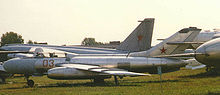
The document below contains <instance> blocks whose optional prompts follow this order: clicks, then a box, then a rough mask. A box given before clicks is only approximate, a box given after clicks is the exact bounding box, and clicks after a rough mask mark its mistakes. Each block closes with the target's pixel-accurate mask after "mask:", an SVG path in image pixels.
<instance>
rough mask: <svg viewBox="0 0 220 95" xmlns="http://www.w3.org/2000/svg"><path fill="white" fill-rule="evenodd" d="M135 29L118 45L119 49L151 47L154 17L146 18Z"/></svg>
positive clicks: (131, 49) (132, 49) (133, 49)
mask: <svg viewBox="0 0 220 95" xmlns="http://www.w3.org/2000/svg"><path fill="white" fill-rule="evenodd" d="M140 22H141V23H140V24H139V25H138V26H137V28H135V30H134V31H133V32H132V33H131V34H130V35H129V36H128V37H127V38H126V39H125V40H124V41H123V42H122V43H121V44H120V45H119V46H118V47H116V49H117V50H124V51H131V52H134V51H145V50H148V49H150V48H151V39H152V34H153V28H154V18H146V19H144V20H143V21H140Z"/></svg>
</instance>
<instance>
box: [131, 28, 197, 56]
mask: <svg viewBox="0 0 220 95" xmlns="http://www.w3.org/2000/svg"><path fill="white" fill-rule="evenodd" d="M200 31H201V29H197V28H196V27H190V28H184V29H182V30H180V31H178V32H177V33H175V34H173V35H172V36H170V37H169V38H167V39H165V40H163V42H161V43H159V44H157V45H156V46H154V47H152V48H151V49H149V50H147V51H143V52H135V53H131V54H130V55H129V56H145V57H152V56H157V55H169V54H177V53H183V52H184V50H185V49H187V48H188V47H189V46H190V45H191V44H187V42H192V41H193V40H194V38H195V37H196V36H197V35H198V34H199V32H200Z"/></svg>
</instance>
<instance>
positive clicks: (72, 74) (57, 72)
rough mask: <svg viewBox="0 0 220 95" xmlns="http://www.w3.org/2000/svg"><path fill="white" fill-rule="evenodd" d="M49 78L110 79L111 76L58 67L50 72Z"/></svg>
mask: <svg viewBox="0 0 220 95" xmlns="http://www.w3.org/2000/svg"><path fill="white" fill-rule="evenodd" d="M47 77H48V78H51V79H94V78H97V77H99V78H100V77H102V78H110V77H111V76H104V75H99V74H98V73H93V72H88V71H82V70H77V69H75V68H69V67H56V68H53V69H49V70H48V75H47Z"/></svg>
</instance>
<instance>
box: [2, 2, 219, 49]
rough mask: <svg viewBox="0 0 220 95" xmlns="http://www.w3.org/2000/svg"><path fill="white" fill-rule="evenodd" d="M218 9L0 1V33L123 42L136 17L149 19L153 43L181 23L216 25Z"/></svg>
mask: <svg viewBox="0 0 220 95" xmlns="http://www.w3.org/2000/svg"><path fill="white" fill-rule="evenodd" d="M219 10H220V0H0V35H2V34H3V33H6V32H10V31H13V32H16V33H18V34H20V35H22V37H23V39H24V40H25V43H26V42H27V41H28V40H32V41H37V42H48V43H49V44H51V45H64V44H66V45H79V44H81V42H82V40H83V39H84V38H85V37H93V38H95V39H96V41H99V42H109V41H123V40H124V39H125V38H126V37H127V36H128V35H129V34H130V33H131V32H132V31H133V30H134V29H135V28H136V27H137V25H138V24H139V22H137V21H138V20H143V19H144V18H155V24H154V33H153V40H152V41H153V42H152V44H153V45H155V44H157V43H158V41H157V40H156V39H160V38H167V37H169V36H171V35H172V34H174V33H175V32H177V31H179V30H180V29H182V28H187V27H190V26H193V27H198V28H201V29H204V30H209V29H214V28H220V12H219Z"/></svg>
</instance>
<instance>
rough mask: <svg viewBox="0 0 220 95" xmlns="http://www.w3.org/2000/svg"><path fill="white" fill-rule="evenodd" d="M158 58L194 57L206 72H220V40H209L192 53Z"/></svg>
mask: <svg viewBox="0 0 220 95" xmlns="http://www.w3.org/2000/svg"><path fill="white" fill-rule="evenodd" d="M154 57H160V58H178V57H194V58H195V59H196V60H197V61H198V62H200V63H202V64H205V65H206V67H207V69H206V71H210V70H211V71H215V72H216V71H217V72H219V70H220V64H219V62H220V58H219V57H220V38H216V39H213V40H210V41H208V42H206V43H204V44H202V45H201V46H199V47H198V48H197V49H196V50H195V52H194V53H185V54H172V55H159V56H154Z"/></svg>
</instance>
